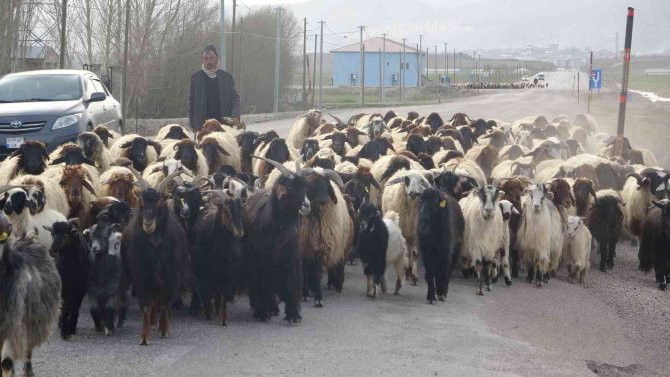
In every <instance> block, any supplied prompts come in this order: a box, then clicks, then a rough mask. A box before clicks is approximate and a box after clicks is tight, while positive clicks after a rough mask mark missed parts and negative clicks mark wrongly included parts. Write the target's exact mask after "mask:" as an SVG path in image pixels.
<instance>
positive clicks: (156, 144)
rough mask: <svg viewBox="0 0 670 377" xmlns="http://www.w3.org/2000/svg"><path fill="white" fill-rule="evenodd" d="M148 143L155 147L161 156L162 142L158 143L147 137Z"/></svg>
mask: <svg viewBox="0 0 670 377" xmlns="http://www.w3.org/2000/svg"><path fill="white" fill-rule="evenodd" d="M147 144H148V145H150V146H152V147H154V149H155V150H156V154H157V155H159V156H160V154H161V150H162V147H161V145H160V144H158V142H157V141H154V140H150V139H147Z"/></svg>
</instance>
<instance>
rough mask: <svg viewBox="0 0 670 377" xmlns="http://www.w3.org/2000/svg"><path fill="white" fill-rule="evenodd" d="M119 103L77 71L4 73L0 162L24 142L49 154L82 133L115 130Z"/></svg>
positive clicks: (98, 83)
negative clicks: (36, 142) (36, 144)
mask: <svg viewBox="0 0 670 377" xmlns="http://www.w3.org/2000/svg"><path fill="white" fill-rule="evenodd" d="M122 122H123V119H122V115H121V104H119V102H118V101H117V100H116V99H114V97H113V96H112V95H111V94H110V93H109V91H108V90H107V88H106V87H105V86H104V85H103V84H102V82H101V81H100V78H98V76H96V75H95V74H94V73H92V72H89V71H83V70H43V71H27V72H19V73H10V74H7V75H5V76H3V77H2V78H0V160H2V159H4V158H6V157H7V156H9V155H11V154H12V152H13V151H14V150H16V149H17V148H19V147H20V146H21V144H23V143H24V142H25V141H27V140H39V141H41V142H43V143H44V144H46V146H47V150H48V151H49V152H52V151H53V150H54V149H56V148H57V147H58V146H59V145H61V144H63V143H66V142H68V141H76V140H77V136H78V135H79V133H81V132H82V131H86V130H92V129H93V127H94V126H97V125H105V126H107V127H108V128H110V129H112V130H114V131H117V132H118V131H120V129H121V124H122Z"/></svg>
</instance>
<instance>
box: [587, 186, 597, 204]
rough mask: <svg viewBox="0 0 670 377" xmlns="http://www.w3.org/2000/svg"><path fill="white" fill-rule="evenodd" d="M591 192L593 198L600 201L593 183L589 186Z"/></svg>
mask: <svg viewBox="0 0 670 377" xmlns="http://www.w3.org/2000/svg"><path fill="white" fill-rule="evenodd" d="M589 193H590V194H591V195H593V200H595V201H598V196H597V195H596V191H595V190H594V189H593V185H591V187H589Z"/></svg>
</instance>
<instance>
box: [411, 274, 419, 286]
mask: <svg viewBox="0 0 670 377" xmlns="http://www.w3.org/2000/svg"><path fill="white" fill-rule="evenodd" d="M418 281H419V279H417V277H416V276H412V285H414V286H416V283H417V282H418Z"/></svg>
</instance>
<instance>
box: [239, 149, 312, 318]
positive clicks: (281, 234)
mask: <svg viewBox="0 0 670 377" xmlns="http://www.w3.org/2000/svg"><path fill="white" fill-rule="evenodd" d="M262 159H263V160H265V161H266V162H267V163H269V164H271V165H272V166H274V167H276V168H277V169H279V170H280V171H281V173H282V175H281V176H280V177H279V178H278V179H277V181H276V182H275V183H274V185H273V186H272V189H271V190H258V191H256V193H255V194H254V195H252V196H251V197H250V198H249V200H248V201H247V210H246V213H245V216H244V230H245V237H244V250H245V252H244V259H243V264H244V271H245V276H246V278H247V287H248V291H249V303H250V304H251V308H252V309H253V311H254V318H256V319H257V320H259V321H267V320H269V318H270V315H271V314H272V313H274V314H275V315H278V314H279V309H278V307H277V296H279V298H280V299H281V300H282V301H284V302H285V304H286V309H285V311H286V317H285V318H284V319H285V320H287V321H288V322H293V323H297V322H300V320H301V316H300V294H301V292H302V259H301V258H300V251H299V250H298V227H299V224H300V218H299V214H300V213H303V214H307V213H309V200H308V199H307V197H306V189H307V182H306V181H305V178H303V177H301V176H300V175H299V171H300V169H299V167H300V166H299V165H300V162H297V163H296V164H297V165H298V166H296V168H297V169H296V173H292V172H290V171H289V170H288V169H286V167H284V166H283V165H282V164H281V163H279V162H277V161H272V160H269V159H266V158H262Z"/></svg>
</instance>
